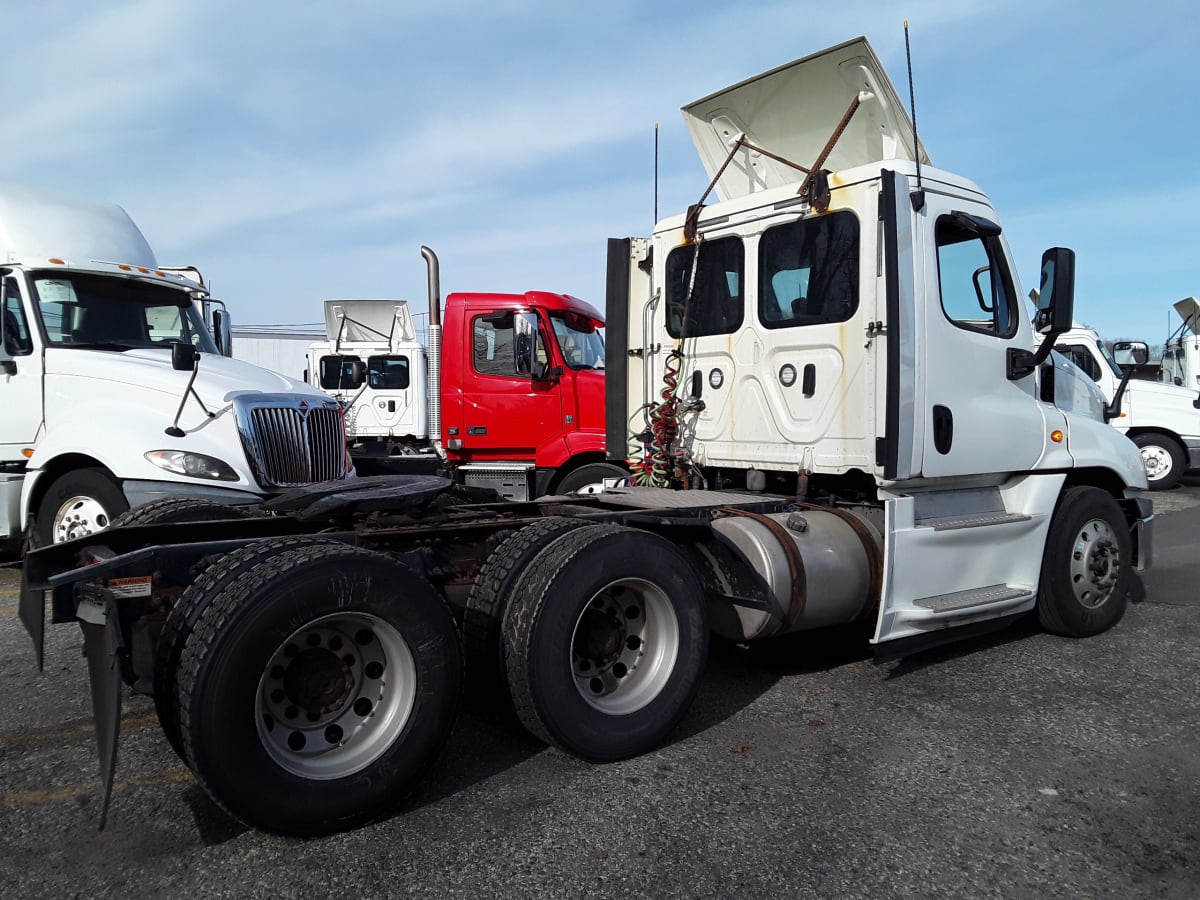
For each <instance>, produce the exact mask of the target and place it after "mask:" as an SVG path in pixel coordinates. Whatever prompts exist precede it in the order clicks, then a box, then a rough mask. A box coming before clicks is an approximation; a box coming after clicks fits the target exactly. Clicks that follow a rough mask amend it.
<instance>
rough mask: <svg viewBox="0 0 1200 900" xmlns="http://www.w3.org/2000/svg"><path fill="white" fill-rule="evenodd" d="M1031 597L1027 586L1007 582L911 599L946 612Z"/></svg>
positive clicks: (919, 604) (935, 609)
mask: <svg viewBox="0 0 1200 900" xmlns="http://www.w3.org/2000/svg"><path fill="white" fill-rule="evenodd" d="M1032 597H1033V591H1031V590H1029V589H1028V588H1020V587H1013V586H1012V585H1008V584H992V585H988V586H987V587H980V588H972V589H970V590H967V591H954V592H953V593H951V594H936V595H935V596H933V597H921V598H919V599H917V600H914V601H913V606H920V607H922V608H924V609H928V610H930V611H932V612H934V613H948V612H958V611H959V610H964V609H971V608H972V607H975V606H990V605H991V604H993V603H1000V602H1002V601H1004V600H1020V601H1025V600H1028V599H1030V598H1032Z"/></svg>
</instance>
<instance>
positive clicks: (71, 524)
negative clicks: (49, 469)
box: [35, 469, 129, 547]
mask: <svg viewBox="0 0 1200 900" xmlns="http://www.w3.org/2000/svg"><path fill="white" fill-rule="evenodd" d="M127 509H129V501H127V500H126V499H125V495H124V494H122V493H121V489H120V487H118V486H117V484H116V483H115V482H114V481H113V480H112V479H111V478H109V477H108V475H107V474H106V473H105V472H104V470H103V469H77V470H75V471H74V472H67V473H66V474H65V475H63V476H61V477H59V478H58V479H57V480H56V481H55V482H54V483H53V484H51V485H50V488H49V489H48V490H47V491H46V493H45V494H44V495H43V496H42V501H41V503H39V504H38V513H37V529H36V533H35V536H36V538H37V543H38V546H39V547H44V546H46V545H47V544H59V543H62V542H63V541H69V540H72V539H74V538H78V537H84V536H86V535H89V534H95V533H96V532H98V531H103V530H104V529H105V528H107V527H108V526H109V525H110V524H111V523H112V520H113V519H115V518H116V517H117V516H119V515H121V513H123V512H125V511H126V510H127Z"/></svg>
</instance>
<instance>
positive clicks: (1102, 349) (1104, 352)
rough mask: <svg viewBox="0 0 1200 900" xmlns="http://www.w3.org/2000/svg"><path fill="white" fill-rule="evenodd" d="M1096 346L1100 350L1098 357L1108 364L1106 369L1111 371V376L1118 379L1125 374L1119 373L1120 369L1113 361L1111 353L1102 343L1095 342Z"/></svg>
mask: <svg viewBox="0 0 1200 900" xmlns="http://www.w3.org/2000/svg"><path fill="white" fill-rule="evenodd" d="M1096 346H1098V347H1099V348H1100V355H1101V356H1103V357H1104V361H1105V362H1106V363H1108V367H1109V368H1110V369H1112V370H1113V374H1114V375H1116V376H1117V377H1118V378H1120V377H1121V376H1123V375H1124V374H1125V373H1124V372H1123V371H1121V367H1120V366H1119V365H1117V361H1116V360H1115V359H1113V355H1112V351H1111V350H1109V349H1108V348H1107V347H1106V346H1104V341H1096Z"/></svg>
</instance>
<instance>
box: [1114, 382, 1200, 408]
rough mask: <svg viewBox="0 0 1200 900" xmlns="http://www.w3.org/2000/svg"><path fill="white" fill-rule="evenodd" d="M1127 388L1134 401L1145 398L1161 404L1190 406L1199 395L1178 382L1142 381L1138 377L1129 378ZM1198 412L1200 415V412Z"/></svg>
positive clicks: (1148, 401) (1146, 400) (1149, 401)
mask: <svg viewBox="0 0 1200 900" xmlns="http://www.w3.org/2000/svg"><path fill="white" fill-rule="evenodd" d="M1125 390H1126V391H1128V392H1129V395H1130V397H1132V398H1134V402H1137V401H1138V400H1143V401H1145V402H1147V403H1154V404H1156V405H1161V406H1174V407H1181V406H1183V405H1184V404H1187V406H1189V407H1190V406H1191V404H1192V401H1193V400H1195V399H1196V397H1197V396H1198V395H1197V392H1196V391H1193V390H1191V389H1190V388H1185V387H1181V386H1180V385H1177V384H1163V383H1162V382H1160V381H1142V380H1140V379H1136V378H1131V379H1130V380H1129V385H1128V386H1127V387H1126V388H1125ZM1197 414H1198V415H1200V413H1197Z"/></svg>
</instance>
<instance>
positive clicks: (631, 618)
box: [571, 578, 680, 716]
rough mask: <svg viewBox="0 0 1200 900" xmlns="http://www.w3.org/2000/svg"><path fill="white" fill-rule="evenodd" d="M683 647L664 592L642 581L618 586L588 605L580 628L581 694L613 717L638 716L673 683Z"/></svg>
mask: <svg viewBox="0 0 1200 900" xmlns="http://www.w3.org/2000/svg"><path fill="white" fill-rule="evenodd" d="M679 646H680V636H679V619H678V617H677V616H676V615H675V608H674V607H673V606H672V605H671V602H670V600H669V599H668V598H667V595H666V594H665V593H664V592H663V591H662V589H661V588H659V587H658V586H656V585H654V584H651V583H650V582H648V581H643V580H642V579H640V578H623V579H620V580H618V581H614V582H612V583H611V584H609V585H607V586H606V587H604V588H603V589H601V590H600V591H598V592H597V593H596V594H595V595H594V596H593V597H592V599H591V600H590V601H588V604H587V607H586V608H585V609H584V610H583V612H582V613H581V614H580V616H579V618H578V619H577V620H576V622H575V629H574V631H573V632H572V634H571V670H572V673H573V674H574V676H575V688H576V690H578V691H579V695H580V696H581V697H583V699H584V700H585V701H586V702H587V704H588V705H589V706H591V707H592V708H593V709H596V710H599V711H600V712H602V713H605V714H607V715H614V716H620V715H628V714H630V713H633V712H636V711H637V710H639V709H641V708H642V707H644V706H645V705H646V704H648V703H650V702H651V701H652V700H653V699H654V698H655V697H657V696H658V695H659V694H660V693H661V692H662V690H663V688H664V687H666V685H667V682H668V681H670V678H671V673H672V672H674V671H675V662H676V660H677V659H678V657H679Z"/></svg>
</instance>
